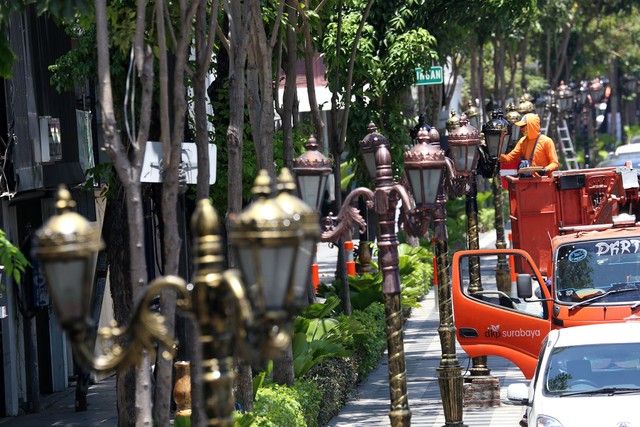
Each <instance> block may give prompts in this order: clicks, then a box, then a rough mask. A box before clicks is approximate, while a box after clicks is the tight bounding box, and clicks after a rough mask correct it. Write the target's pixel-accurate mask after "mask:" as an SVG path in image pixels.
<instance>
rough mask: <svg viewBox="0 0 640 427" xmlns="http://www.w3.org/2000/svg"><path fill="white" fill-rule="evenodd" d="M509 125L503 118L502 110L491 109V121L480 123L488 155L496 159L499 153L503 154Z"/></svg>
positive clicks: (509, 129)
mask: <svg viewBox="0 0 640 427" xmlns="http://www.w3.org/2000/svg"><path fill="white" fill-rule="evenodd" d="M510 131H511V125H510V124H509V122H508V121H507V120H505V118H504V115H503V113H502V110H500V109H497V110H493V112H492V113H491V121H489V122H487V123H485V124H483V125H482V133H483V134H484V139H485V142H486V143H487V149H488V150H489V156H491V158H492V159H497V158H498V157H500V155H501V154H505V153H506V150H507V145H508V144H507V143H508V139H507V135H509V134H510Z"/></svg>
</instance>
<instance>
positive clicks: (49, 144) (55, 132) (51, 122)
mask: <svg viewBox="0 0 640 427" xmlns="http://www.w3.org/2000/svg"><path fill="white" fill-rule="evenodd" d="M40 153H41V156H42V157H41V161H42V163H49V162H57V161H60V160H62V140H61V137H60V119H58V118H56V117H50V116H42V117H40Z"/></svg>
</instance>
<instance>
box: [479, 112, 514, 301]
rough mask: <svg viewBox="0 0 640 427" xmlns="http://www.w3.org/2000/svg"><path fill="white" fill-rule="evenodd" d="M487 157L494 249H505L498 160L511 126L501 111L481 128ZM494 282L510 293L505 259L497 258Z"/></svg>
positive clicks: (505, 144) (506, 142) (503, 150)
mask: <svg viewBox="0 0 640 427" xmlns="http://www.w3.org/2000/svg"><path fill="white" fill-rule="evenodd" d="M482 133H483V134H484V137H485V140H486V143H487V147H488V149H489V155H490V156H491V158H492V159H495V160H494V161H495V167H494V170H493V179H492V180H491V187H492V190H493V202H494V205H495V228H496V248H498V249H505V248H506V247H507V242H506V239H505V235H504V234H505V233H504V215H503V213H502V211H503V208H502V206H503V203H502V185H501V182H500V164H499V162H498V158H499V157H500V155H501V154H505V152H506V149H507V145H508V140H509V138H508V136H509V134H510V133H511V125H510V124H509V122H508V121H507V120H505V118H504V116H503V113H502V111H501V110H496V111H495V112H494V114H493V115H492V116H491V121H489V122H487V123H485V124H484V125H483V126H482ZM496 281H497V284H498V290H500V291H502V292H506V293H507V295H509V294H510V292H511V277H510V274H509V264H508V262H507V259H506V257H502V258H500V257H499V258H498V266H497V269H496Z"/></svg>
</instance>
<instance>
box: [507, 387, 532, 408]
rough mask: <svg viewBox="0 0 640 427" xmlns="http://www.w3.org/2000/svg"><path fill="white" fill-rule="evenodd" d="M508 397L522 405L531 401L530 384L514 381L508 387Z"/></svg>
mask: <svg viewBox="0 0 640 427" xmlns="http://www.w3.org/2000/svg"><path fill="white" fill-rule="evenodd" d="M507 399H509V400H510V401H511V402H516V403H519V404H521V405H527V404H528V403H529V386H528V385H527V384H525V383H513V384H509V386H508V387H507Z"/></svg>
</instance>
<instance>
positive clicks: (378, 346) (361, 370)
mask: <svg viewBox="0 0 640 427" xmlns="http://www.w3.org/2000/svg"><path fill="white" fill-rule="evenodd" d="M351 317H354V318H356V319H358V320H359V321H360V323H362V324H363V325H364V326H365V329H366V330H367V334H364V335H359V336H358V337H357V339H356V342H355V345H356V350H355V353H354V358H355V361H356V363H357V369H358V382H361V381H363V380H364V379H365V378H367V377H368V376H369V374H370V373H371V372H372V371H373V370H374V369H375V368H376V367H377V366H378V361H379V360H380V356H382V354H383V353H384V350H385V349H386V348H387V327H386V320H385V312H384V305H382V304H380V303H375V304H371V305H370V306H369V307H367V308H365V309H364V310H355V311H354V312H353V314H352V315H351Z"/></svg>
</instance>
